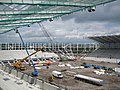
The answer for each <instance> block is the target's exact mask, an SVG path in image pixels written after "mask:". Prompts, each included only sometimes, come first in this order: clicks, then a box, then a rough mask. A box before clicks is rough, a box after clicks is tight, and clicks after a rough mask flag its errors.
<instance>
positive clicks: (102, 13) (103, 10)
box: [62, 0, 120, 23]
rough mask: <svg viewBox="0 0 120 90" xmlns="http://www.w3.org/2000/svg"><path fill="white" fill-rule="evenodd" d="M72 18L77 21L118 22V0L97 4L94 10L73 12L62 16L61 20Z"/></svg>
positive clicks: (119, 7)
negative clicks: (90, 11)
mask: <svg viewBox="0 0 120 90" xmlns="http://www.w3.org/2000/svg"><path fill="white" fill-rule="evenodd" d="M71 18H73V19H74V20H75V22H77V23H83V22H88V21H106V22H112V23H118V22H120V0H117V1H115V2H112V3H109V4H107V5H105V6H103V5H101V6H97V8H96V11H95V12H92V13H89V12H88V11H83V12H77V13H73V14H71V15H68V16H63V18H62V20H63V21H64V20H68V19H71Z"/></svg>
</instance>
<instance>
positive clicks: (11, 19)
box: [0, 17, 52, 22]
mask: <svg viewBox="0 0 120 90" xmlns="http://www.w3.org/2000/svg"><path fill="white" fill-rule="evenodd" d="M50 18H52V17H33V18H8V19H5V20H0V22H12V21H17V20H20V21H22V20H42V19H50Z"/></svg>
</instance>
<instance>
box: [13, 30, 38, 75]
mask: <svg viewBox="0 0 120 90" xmlns="http://www.w3.org/2000/svg"><path fill="white" fill-rule="evenodd" d="M15 31H16V33H18V35H19V37H20V39H21V41H22V44H23V46H24V48H25V50H26V53H27V55H28V58H29V60H30V62H31V64H32V67H33V69H34V72H32V75H33V76H37V75H38V72H37V70H36V68H35V66H34V63H33V60H32V58H31V57H30V56H31V55H30V54H29V52H28V50H27V48H26V46H25V44H24V41H23V39H22V36H21V34H20V33H19V31H18V30H17V29H16V30H15ZM22 61H24V60H22ZM20 62H21V60H20V61H19V62H18V64H15V65H16V66H18V67H19V65H20V64H19V63H20Z"/></svg>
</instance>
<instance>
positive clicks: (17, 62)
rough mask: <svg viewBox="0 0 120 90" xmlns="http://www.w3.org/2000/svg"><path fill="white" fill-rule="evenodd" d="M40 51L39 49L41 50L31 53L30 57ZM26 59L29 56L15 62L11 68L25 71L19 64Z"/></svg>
mask: <svg viewBox="0 0 120 90" xmlns="http://www.w3.org/2000/svg"><path fill="white" fill-rule="evenodd" d="M41 50H43V48H41V49H39V50H36V51H35V52H33V53H31V54H30V56H32V55H34V54H36V53H37V52H39V51H41ZM28 57H29V56H26V57H24V58H23V59H20V60H18V61H16V62H15V63H13V64H12V66H13V67H14V68H17V69H20V70H26V68H25V67H24V66H23V65H22V64H21V62H23V61H24V60H27V58H28Z"/></svg>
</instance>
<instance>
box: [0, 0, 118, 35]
mask: <svg viewBox="0 0 120 90" xmlns="http://www.w3.org/2000/svg"><path fill="white" fill-rule="evenodd" d="M113 1H116V0H0V34H3V33H6V32H9V31H11V30H15V29H17V28H21V27H24V26H29V25H31V24H34V23H40V22H43V21H46V20H49V19H54V18H59V17H61V16H63V15H66V14H71V13H74V12H78V11H84V10H88V9H89V8H91V7H96V6H98V5H101V4H106V3H109V2H113Z"/></svg>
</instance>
